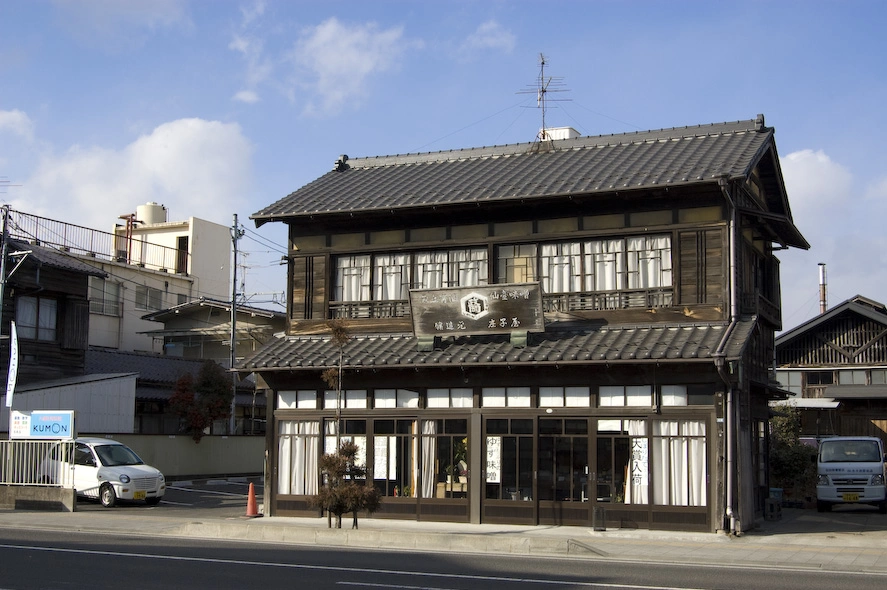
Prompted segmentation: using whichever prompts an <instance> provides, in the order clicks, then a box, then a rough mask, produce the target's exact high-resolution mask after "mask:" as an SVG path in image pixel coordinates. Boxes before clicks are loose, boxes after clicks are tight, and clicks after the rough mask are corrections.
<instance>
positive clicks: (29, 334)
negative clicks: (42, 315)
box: [15, 297, 37, 339]
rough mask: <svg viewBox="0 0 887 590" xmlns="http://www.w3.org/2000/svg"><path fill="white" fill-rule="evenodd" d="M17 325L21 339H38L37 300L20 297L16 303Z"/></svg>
mask: <svg viewBox="0 0 887 590" xmlns="http://www.w3.org/2000/svg"><path fill="white" fill-rule="evenodd" d="M15 323H16V330H17V331H18V335H19V337H21V338H32V339H33V338H37V298H36V297H19V298H18V299H17V300H16V302H15Z"/></svg>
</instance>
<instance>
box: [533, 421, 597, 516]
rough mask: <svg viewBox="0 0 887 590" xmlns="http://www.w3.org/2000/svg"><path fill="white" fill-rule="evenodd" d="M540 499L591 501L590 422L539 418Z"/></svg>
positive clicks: (538, 481)
mask: <svg viewBox="0 0 887 590" xmlns="http://www.w3.org/2000/svg"><path fill="white" fill-rule="evenodd" d="M536 490H537V493H538V496H539V499H540V500H555V501H574V502H587V501H588V421H587V420H586V419H584V418H583V419H565V420H561V419H552V418H542V419H540V420H539V470H538V479H537V482H536Z"/></svg>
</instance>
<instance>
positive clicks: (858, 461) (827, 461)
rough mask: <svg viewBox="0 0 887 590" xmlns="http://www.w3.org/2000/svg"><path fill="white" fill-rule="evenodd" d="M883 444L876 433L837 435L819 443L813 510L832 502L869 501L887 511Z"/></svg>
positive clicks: (864, 502) (826, 507)
mask: <svg viewBox="0 0 887 590" xmlns="http://www.w3.org/2000/svg"><path fill="white" fill-rule="evenodd" d="M885 459H887V457H885V456H884V443H883V441H881V439H880V438H878V437H876V436H836V437H833V438H826V439H823V440H822V441H821V442H820V443H819V453H818V455H817V461H816V509H817V510H819V511H820V512H825V511H826V510H831V509H832V506H833V505H835V504H871V505H873V506H877V507H878V511H879V512H880V513H881V514H887V487H885V480H887V470H885Z"/></svg>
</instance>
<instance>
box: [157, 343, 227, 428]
mask: <svg viewBox="0 0 887 590" xmlns="http://www.w3.org/2000/svg"><path fill="white" fill-rule="evenodd" d="M233 396H234V392H233V391H232V390H231V378H230V377H229V375H228V373H227V372H226V371H225V369H224V368H222V367H221V366H220V365H219V364H217V363H215V362H213V361H210V360H208V361H205V362H204V363H203V365H202V366H201V367H200V371H198V373H197V379H194V377H193V376H192V375H190V374H188V375H184V376H182V377H180V378H179V380H178V381H176V386H175V390H174V391H173V395H172V397H171V398H170V400H169V408H170V410H171V411H172V412H173V413H175V414H178V415H179V416H180V417H181V418H182V419H183V421H184V428H185V432H187V433H188V434H190V435H191V438H193V439H194V442H197V443H199V442H200V439H201V438H203V435H204V433H205V431H206V429H207V428H209V427H210V426H212V423H213V422H214V421H215V420H220V419H222V418H226V417H228V414H229V412H230V410H231V399H232V397H233Z"/></svg>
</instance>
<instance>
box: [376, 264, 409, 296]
mask: <svg viewBox="0 0 887 590" xmlns="http://www.w3.org/2000/svg"><path fill="white" fill-rule="evenodd" d="M374 267H375V268H374V277H375V278H374V279H373V299H375V300H376V301H397V300H400V299H409V296H410V293H409V289H410V255H409V254H380V255H377V256H376V257H375V264H374Z"/></svg>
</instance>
